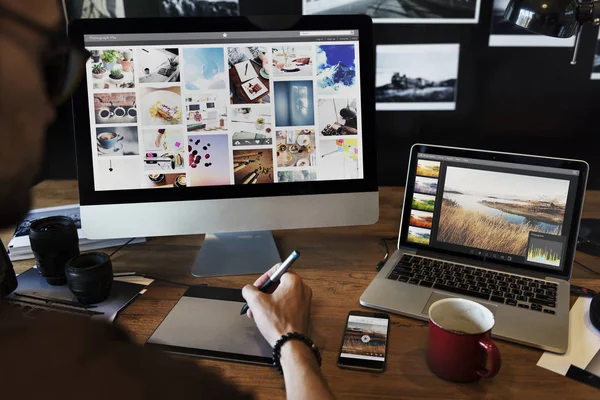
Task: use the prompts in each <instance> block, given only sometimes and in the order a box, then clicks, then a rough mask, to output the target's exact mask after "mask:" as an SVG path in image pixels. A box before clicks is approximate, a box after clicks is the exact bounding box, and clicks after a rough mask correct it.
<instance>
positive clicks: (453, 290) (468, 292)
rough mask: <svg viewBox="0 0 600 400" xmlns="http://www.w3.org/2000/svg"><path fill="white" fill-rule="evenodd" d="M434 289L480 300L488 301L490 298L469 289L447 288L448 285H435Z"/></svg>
mask: <svg viewBox="0 0 600 400" xmlns="http://www.w3.org/2000/svg"><path fill="white" fill-rule="evenodd" d="M433 288H434V289H439V290H445V291H447V292H451V293H458V294H464V295H466V296H472V297H477V298H479V299H484V300H487V299H488V298H489V295H486V294H482V293H479V292H474V291H471V290H468V289H461V288H455V287H452V286H447V285H442V284H439V283H437V282H436V283H435V285H434V286H433Z"/></svg>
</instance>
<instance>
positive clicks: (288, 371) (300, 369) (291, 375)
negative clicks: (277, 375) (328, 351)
mask: <svg viewBox="0 0 600 400" xmlns="http://www.w3.org/2000/svg"><path fill="white" fill-rule="evenodd" d="M280 360H281V367H282V368H283V376H284V378H285V391H286V392H287V399H288V400H304V399H323V400H327V399H333V394H332V393H331V391H330V389H329V386H327V382H326V381H325V378H324V377H323V374H321V369H320V368H319V364H317V359H316V358H315V355H314V354H313V352H312V350H311V349H310V348H309V347H308V346H307V345H306V344H304V343H302V342H300V341H297V340H289V341H288V342H286V343H285V344H284V345H283V346H282V347H281V358H280Z"/></svg>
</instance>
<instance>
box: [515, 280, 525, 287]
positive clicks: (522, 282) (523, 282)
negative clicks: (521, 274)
mask: <svg viewBox="0 0 600 400" xmlns="http://www.w3.org/2000/svg"><path fill="white" fill-rule="evenodd" d="M517 283H518V284H519V285H521V286H523V285H526V284H527V282H526V281H525V280H524V279H519V280H518V281H517Z"/></svg>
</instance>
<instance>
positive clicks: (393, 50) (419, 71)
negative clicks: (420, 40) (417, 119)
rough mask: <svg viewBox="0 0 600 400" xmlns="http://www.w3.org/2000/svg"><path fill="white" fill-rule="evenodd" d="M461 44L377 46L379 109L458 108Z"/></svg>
mask: <svg viewBox="0 0 600 400" xmlns="http://www.w3.org/2000/svg"><path fill="white" fill-rule="evenodd" d="M458 61H459V45H458V44H409V45H380V46H377V65H376V75H375V86H376V89H375V100H376V109H377V110H454V109H456V90H457V82H458Z"/></svg>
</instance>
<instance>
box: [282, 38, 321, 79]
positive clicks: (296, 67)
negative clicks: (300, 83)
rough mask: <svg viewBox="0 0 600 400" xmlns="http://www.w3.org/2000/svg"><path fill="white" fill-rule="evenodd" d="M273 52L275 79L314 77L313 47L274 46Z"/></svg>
mask: <svg viewBox="0 0 600 400" xmlns="http://www.w3.org/2000/svg"><path fill="white" fill-rule="evenodd" d="M272 52H273V53H272V57H273V77H274V78H282V77H297V76H299V77H302V76H313V74H314V66H313V59H314V48H313V46H307V45H301V46H295V45H282V46H273V47H272Z"/></svg>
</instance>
